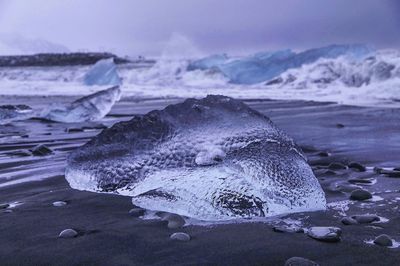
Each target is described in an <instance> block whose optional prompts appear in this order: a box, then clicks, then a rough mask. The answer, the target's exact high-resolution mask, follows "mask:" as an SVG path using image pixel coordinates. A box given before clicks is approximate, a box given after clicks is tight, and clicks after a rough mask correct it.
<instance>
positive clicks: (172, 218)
mask: <svg viewBox="0 0 400 266" xmlns="http://www.w3.org/2000/svg"><path fill="white" fill-rule="evenodd" d="M159 216H160V217H161V220H163V221H167V222H168V228H170V229H176V228H180V227H182V226H184V225H185V219H183V218H182V216H180V215H178V214H175V213H168V212H163V213H160V214H159Z"/></svg>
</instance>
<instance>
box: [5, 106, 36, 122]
mask: <svg viewBox="0 0 400 266" xmlns="http://www.w3.org/2000/svg"><path fill="white" fill-rule="evenodd" d="M33 115H34V112H33V110H32V109H31V108H30V107H29V106H27V105H0V125H2V124H7V123H9V122H11V121H14V120H23V119H27V118H30V117H32V116H33Z"/></svg>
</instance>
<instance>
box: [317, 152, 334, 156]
mask: <svg viewBox="0 0 400 266" xmlns="http://www.w3.org/2000/svg"><path fill="white" fill-rule="evenodd" d="M317 155H318V156H321V157H329V156H331V154H330V153H329V152H327V151H321V152H319V153H318V154H317Z"/></svg>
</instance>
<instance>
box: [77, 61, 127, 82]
mask: <svg viewBox="0 0 400 266" xmlns="http://www.w3.org/2000/svg"><path fill="white" fill-rule="evenodd" d="M84 82H85V84H86V85H89V86H91V85H110V86H117V85H121V83H122V80H121V78H120V77H119V75H118V71H117V66H116V65H115V64H114V59H113V58H108V59H102V60H99V61H98V62H97V63H96V64H94V65H93V66H92V68H91V69H90V70H89V71H88V72H87V73H86V75H85V77H84Z"/></svg>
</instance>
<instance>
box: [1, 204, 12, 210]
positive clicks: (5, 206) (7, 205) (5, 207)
mask: <svg viewBox="0 0 400 266" xmlns="http://www.w3.org/2000/svg"><path fill="white" fill-rule="evenodd" d="M8 207H10V204H8V203H3V204H0V210H1V209H7V208H8Z"/></svg>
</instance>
